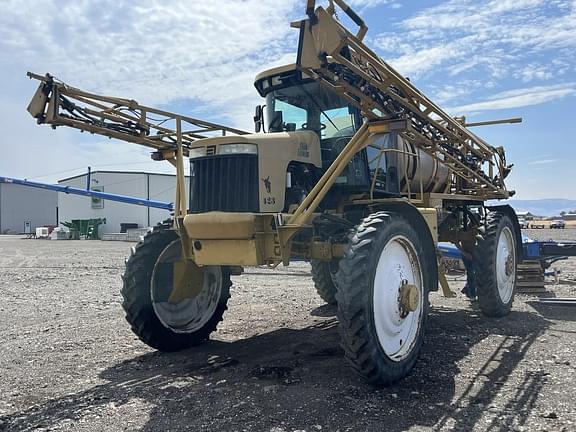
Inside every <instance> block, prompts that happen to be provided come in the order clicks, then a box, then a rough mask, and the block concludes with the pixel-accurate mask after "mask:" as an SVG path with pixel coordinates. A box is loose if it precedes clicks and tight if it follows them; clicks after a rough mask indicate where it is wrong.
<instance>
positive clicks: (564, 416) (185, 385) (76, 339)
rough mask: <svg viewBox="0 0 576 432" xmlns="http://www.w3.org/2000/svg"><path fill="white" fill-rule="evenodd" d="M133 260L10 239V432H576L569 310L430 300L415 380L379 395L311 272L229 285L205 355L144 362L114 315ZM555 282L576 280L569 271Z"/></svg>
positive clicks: (6, 347)
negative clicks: (354, 361)
mask: <svg viewBox="0 0 576 432" xmlns="http://www.w3.org/2000/svg"><path fill="white" fill-rule="evenodd" d="M527 234H529V235H532V236H535V237H539V238H563V239H572V240H576V230H565V231H556V230H536V231H534V232H532V231H530V232H527ZM559 236H561V237H559ZM131 246H132V244H129V243H115V242H99V241H75V242H74V241H69V242H66V241H60V242H57V241H42V240H21V239H19V238H17V237H8V236H0V293H1V295H2V301H1V302H0V430H1V431H31V430H34V431H43V430H57V431H69V430H74V431H133V430H141V431H180V430H190V431H270V432H284V431H286V432H293V431H309V432H313V431H383V430H388V431H404V430H410V431H416V430H425V431H441V430H461V431H470V430H474V431H476V430H477V431H480V430H482V431H484V430H488V431H523V430H530V431H531V430H538V431H540V430H541V431H544V430H546V431H576V402H575V401H576V355H575V353H576V309H575V308H573V307H551V306H541V305H538V304H536V303H534V302H532V301H531V300H532V299H531V298H530V297H525V296H518V297H517V299H516V303H515V306H514V311H513V312H512V314H511V315H509V316H508V317H506V318H503V319H498V320H496V319H485V318H483V317H482V316H481V314H480V313H479V312H478V311H477V310H475V309H474V308H473V307H471V305H470V303H469V302H467V301H466V300H465V299H463V298H462V297H460V296H459V297H458V298H456V299H444V298H441V297H440V296H439V295H437V294H433V295H432V298H431V302H432V305H433V307H432V310H431V315H430V320H429V326H428V330H427V335H426V343H425V346H424V350H423V353H422V355H421V357H420V360H419V361H418V363H417V365H416V368H415V369H414V371H413V372H412V373H411V374H410V375H409V376H408V377H407V378H405V379H404V380H403V381H401V382H400V383H398V384H396V385H394V386H392V387H388V388H384V389H375V388H372V387H370V386H368V385H366V384H365V383H364V382H363V381H362V380H361V379H359V378H357V377H356V376H355V375H354V374H353V373H352V371H351V369H350V368H349V367H348V366H347V364H346V362H345V360H344V358H343V354H342V350H341V349H340V347H339V344H338V343H339V341H338V333H337V322H336V319H335V309H334V308H333V307H330V306H326V305H323V303H322V301H321V300H320V298H319V297H318V296H317V295H316V294H315V292H314V289H313V285H312V282H311V280H310V274H309V272H310V269H309V266H308V265H307V264H298V265H294V266H291V267H289V268H279V269H277V270H276V271H274V272H272V271H270V270H266V269H248V270H247V273H246V274H244V275H242V276H238V277H235V278H234V287H233V289H232V298H231V300H230V302H229V310H228V312H227V313H226V314H225V318H224V322H223V323H222V324H221V326H220V327H219V331H218V332H217V333H216V334H215V335H214V337H213V339H212V341H210V342H208V343H206V344H205V345H203V346H202V347H200V348H197V349H193V350H189V351H186V352H181V353H176V354H163V353H159V352H156V351H154V350H152V349H150V348H148V347H147V346H145V345H144V344H142V343H141V342H140V341H139V340H138V339H137V338H136V337H135V336H134V335H133V334H132V333H131V332H130V330H129V327H128V325H127V323H126V322H125V321H124V315H123V312H122V309H121V306H120V295H119V290H120V285H121V281H120V274H121V272H122V270H123V263H124V258H125V257H126V256H127V254H128V250H129V248H130V247H131ZM557 267H559V268H561V269H562V271H563V275H562V278H567V279H576V260H575V259H572V260H570V261H567V262H562V263H558V264H557ZM462 279H463V277H462V276H453V277H452V281H451V285H452V286H453V288H454V289H455V290H458V291H459V290H460V289H461V287H462V286H463V281H462ZM549 290H550V291H551V292H553V293H555V294H556V295H557V296H574V297H576V286H574V285H559V286H549Z"/></svg>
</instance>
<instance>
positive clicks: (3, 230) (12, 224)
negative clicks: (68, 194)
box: [0, 183, 58, 234]
mask: <svg viewBox="0 0 576 432" xmlns="http://www.w3.org/2000/svg"><path fill="white" fill-rule="evenodd" d="M57 221H58V194H57V193H56V192H53V191H48V190H44V189H32V188H28V187H24V186H20V185H15V184H11V183H0V234H20V233H34V232H36V227H41V226H56V225H58V222H57Z"/></svg>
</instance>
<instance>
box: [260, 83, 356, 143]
mask: <svg viewBox="0 0 576 432" xmlns="http://www.w3.org/2000/svg"><path fill="white" fill-rule="evenodd" d="M359 120H360V117H359V116H358V115H357V110H356V109H355V108H352V107H349V105H348V104H347V103H346V101H345V100H344V99H343V98H341V97H340V96H338V95H336V94H335V93H333V92H331V91H329V90H327V89H325V88H324V87H322V86H321V85H320V84H319V83H316V82H308V83H305V84H296V85H293V86H291V87H286V88H281V89H277V90H274V91H271V92H270V93H268V95H267V96H266V121H267V125H268V127H267V131H268V132H283V131H288V132H292V131H301V130H310V131H314V132H316V133H318V135H319V136H320V138H321V139H323V140H324V139H330V138H335V137H351V136H353V135H354V133H355V132H356V129H357V127H358V126H359V125H358V123H359Z"/></svg>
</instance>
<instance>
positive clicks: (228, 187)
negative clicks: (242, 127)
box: [190, 155, 259, 213]
mask: <svg viewBox="0 0 576 432" xmlns="http://www.w3.org/2000/svg"><path fill="white" fill-rule="evenodd" d="M209 211H226V212H258V211H259V200H258V156H257V155H229V156H213V157H205V158H197V159H191V160H190V213H204V212H209Z"/></svg>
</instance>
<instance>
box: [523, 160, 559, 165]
mask: <svg viewBox="0 0 576 432" xmlns="http://www.w3.org/2000/svg"><path fill="white" fill-rule="evenodd" d="M559 160H560V159H540V160H535V161H532V162H528V165H547V164H551V163H556V162H558V161H559Z"/></svg>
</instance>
